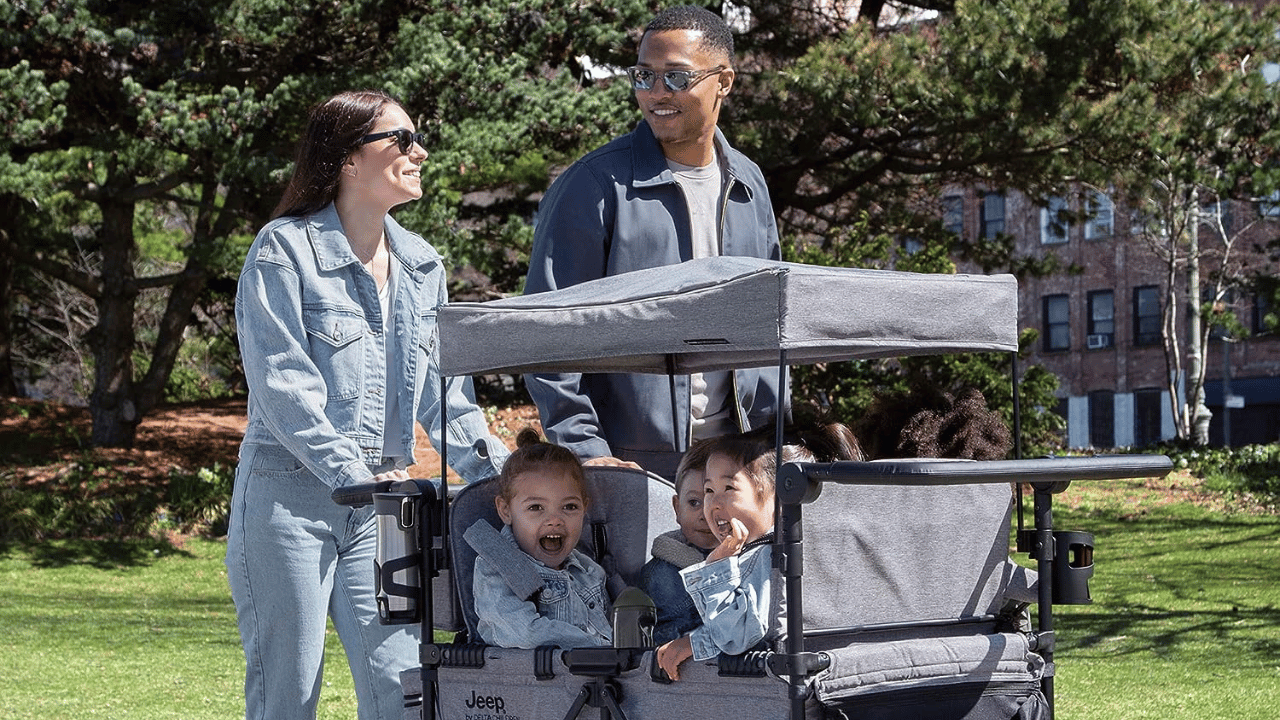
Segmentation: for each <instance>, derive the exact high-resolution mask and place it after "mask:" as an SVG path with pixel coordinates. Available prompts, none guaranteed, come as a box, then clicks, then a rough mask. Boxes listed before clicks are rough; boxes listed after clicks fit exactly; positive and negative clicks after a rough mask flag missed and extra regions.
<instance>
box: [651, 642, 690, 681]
mask: <svg viewBox="0 0 1280 720" xmlns="http://www.w3.org/2000/svg"><path fill="white" fill-rule="evenodd" d="M691 657H693V645H692V644H691V643H690V642H689V636H688V635H681V636H680V637H678V638H676V639H675V640H672V641H671V642H669V643H666V644H665V645H661V646H659V647H658V667H660V668H662V670H663V672H665V673H666V674H667V677H669V678H671V679H672V680H679V679H680V669H679V668H680V663H682V662H684V661H685V660H688V659H689V658H691Z"/></svg>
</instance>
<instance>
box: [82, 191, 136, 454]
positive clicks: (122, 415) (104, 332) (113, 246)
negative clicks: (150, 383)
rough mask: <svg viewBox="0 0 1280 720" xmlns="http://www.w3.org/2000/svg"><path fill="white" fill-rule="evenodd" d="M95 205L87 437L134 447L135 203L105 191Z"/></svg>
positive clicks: (98, 443)
mask: <svg viewBox="0 0 1280 720" xmlns="http://www.w3.org/2000/svg"><path fill="white" fill-rule="evenodd" d="M109 182H110V181H109ZM98 206H99V207H100V208H101V210H102V235H101V240H102V296H101V297H100V298H99V299H98V324H97V325H95V326H94V328H93V331H92V334H91V338H90V347H91V348H92V350H93V357H94V380H93V393H92V394H91V395H90V396H89V413H90V416H91V417H92V418H93V433H92V435H91V439H90V441H91V442H92V444H94V445H96V446H106V447H132V446H133V441H134V438H135V436H136V435H137V431H138V423H139V422H141V420H142V414H141V412H140V411H139V408H138V407H137V403H136V400H135V398H134V388H133V349H134V329H133V316H134V307H135V305H136V304H137V297H138V289H137V286H136V284H135V283H134V273H133V256H134V252H135V249H134V242H133V215H134V203H133V202H132V201H121V200H119V199H118V196H116V194H115V193H112V192H110V191H109V190H108V191H107V192H106V196H105V197H104V198H103V199H102V200H100V201H99V202H98Z"/></svg>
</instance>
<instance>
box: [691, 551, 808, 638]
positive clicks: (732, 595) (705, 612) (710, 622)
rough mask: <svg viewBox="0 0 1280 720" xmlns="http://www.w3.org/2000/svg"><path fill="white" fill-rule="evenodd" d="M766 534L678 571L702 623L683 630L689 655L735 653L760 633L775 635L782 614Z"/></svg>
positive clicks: (767, 635) (770, 636)
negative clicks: (739, 548) (738, 548)
mask: <svg viewBox="0 0 1280 720" xmlns="http://www.w3.org/2000/svg"><path fill="white" fill-rule="evenodd" d="M773 572H774V570H773V544H772V534H769V535H766V536H765V537H764V538H761V539H760V540H756V541H754V542H752V543H750V544H748V545H747V547H746V548H744V549H743V550H742V552H740V553H738V554H737V555H732V556H730V557H727V558H724V559H723V560H717V561H715V562H704V563H699V564H697V565H692V566H690V567H687V568H685V569H683V570H681V571H680V577H681V578H682V579H683V580H684V587H685V590H686V591H687V592H688V593H689V596H690V597H691V598H693V602H694V605H695V606H696V607H697V609H698V613H699V614H700V615H701V616H702V625H701V626H699V627H698V628H696V629H694V630H693V632H691V633H690V634H689V642H690V645H691V646H692V647H693V659H694V660H709V659H711V658H714V657H715V656H716V655H718V654H720V653H725V654H728V655H740V654H742V653H744V652H746V651H748V650H750V649H752V648H753V647H754V646H755V645H756V644H757V643H759V642H760V641H761V640H764V639H766V638H769V639H773V638H776V637H778V635H779V634H780V630H781V623H782V617H783V609H782V601H781V597H780V596H777V597H775V592H774V590H775V587H777V586H778V585H779V584H778V583H774V582H772V580H773Z"/></svg>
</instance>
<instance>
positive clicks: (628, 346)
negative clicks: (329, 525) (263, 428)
mask: <svg viewBox="0 0 1280 720" xmlns="http://www.w3.org/2000/svg"><path fill="white" fill-rule="evenodd" d="M1016 316H1017V287H1016V283H1015V281H1014V280H1013V278H1012V277H1009V276H955V275H920V274H914V273H902V272H891V271H874V270H853V269H840V268H821V267H812V266H806V265H797V264H792V263H782V262H773V261H762V260H755V259H748V258H729V257H724V258H708V259H703V260H694V261H690V262H686V263H683V264H681V265H679V266H673V267H665V268H657V269H654V270H643V271H638V272H634V273H627V274H625V275H619V276H614V277H610V278H604V279H602V280H597V281H593V282H589V283H583V284H581V285H577V286H573V287H570V288H565V289H563V290H558V291H554V292H549V293H544V294H539V295H533V296H524V297H517V298H510V299H505V300H497V301H492V302H487V303H459V304H454V305H448V306H445V307H443V308H441V310H440V314H439V325H440V334H441V353H440V357H441V372H442V375H443V376H456V375H464V374H484V373H522V372H648V373H661V374H668V375H675V374H684V373H691V372H705V371H715V370H726V369H731V368H737V367H763V366H773V365H776V366H777V367H778V372H779V375H780V380H782V381H785V378H786V372H787V369H788V367H789V366H790V365H791V364H804V363H818V362H828V361H837V360H846V359H857V358H882V357H899V356H905V355H916V354H937V353H951V352H969V351H1004V352H1014V351H1016V350H1017V322H1016ZM780 384H785V382H784V383H780ZM778 433H779V438H780V437H781V427H779V429H778ZM441 454H442V456H445V457H444V458H443V459H444V461H445V462H446V463H447V449H445V448H441ZM1170 469H1171V464H1170V462H1169V460H1168V458H1165V457H1163V456H1144V455H1120V456H1110V457H1106V456H1103V457H1091V458H1046V459H1036V460H1009V461H947V460H941V461H940V460H904V461H887V462H865V463H863V462H838V463H788V464H785V465H782V466H781V467H780V468H779V470H778V476H777V497H778V504H779V515H778V517H779V521H778V524H777V527H776V530H777V532H776V537H775V540H774V543H775V544H774V549H773V555H774V558H775V567H776V571H775V578H780V582H781V583H782V585H783V590H784V592H785V599H786V601H785V608H786V611H785V629H786V632H785V635H784V638H783V639H782V640H780V641H779V642H778V644H777V646H775V647H772V648H769V649H762V650H756V651H751V652H747V653H745V654H743V655H740V656H724V655H722V656H720V657H719V658H718V659H716V660H715V661H708V662H704V663H696V662H693V661H687V662H686V664H685V665H683V666H682V667H681V678H680V681H679V682H676V683H671V682H670V681H669V680H668V679H667V678H666V677H665V675H664V674H663V673H662V671H661V670H660V669H658V667H657V664H656V662H655V660H654V652H653V649H652V648H651V647H646V645H647V644H648V643H646V642H645V641H644V640H645V634H644V632H643V631H640V632H634V631H632V628H633V626H634V624H635V623H636V622H637V621H639V622H643V620H644V615H645V611H644V608H643V607H642V606H632V605H630V604H628V602H627V600H626V598H627V596H625V595H624V596H619V595H618V592H619V591H620V590H621V589H622V588H623V587H624V586H625V585H635V584H638V578H639V570H640V567H641V566H642V565H643V563H644V562H645V561H646V560H647V559H648V551H649V547H650V543H651V542H652V540H653V538H654V537H655V536H657V535H659V534H661V533H663V532H666V531H667V530H671V529H674V528H675V527H676V525H675V518H674V516H673V514H672V512H671V504H670V499H671V496H672V494H673V488H672V486H671V485H670V483H668V482H666V481H665V480H662V479H661V478H658V477H656V476H653V475H650V474H647V473H644V472H641V471H635V470H629V469H620V468H588V469H587V470H588V475H587V479H588V484H589V486H590V488H589V489H590V491H591V495H592V498H593V502H592V505H591V506H590V507H589V509H588V514H587V520H586V523H585V525H584V531H583V535H582V541H581V543H580V545H579V548H580V549H581V550H583V551H584V552H586V553H587V554H588V555H590V556H592V557H593V558H595V559H596V560H597V561H598V562H600V563H601V564H602V565H603V566H604V567H605V568H606V569H607V570H609V571H610V572H611V574H612V576H613V577H614V578H615V582H614V584H613V585H612V586H611V587H610V593H611V595H613V596H614V598H615V608H614V610H615V615H614V618H615V646H617V645H621V646H619V647H612V648H557V647H542V648H537V649H534V650H520V649H509V648H498V647H490V646H485V645H482V644H476V643H473V642H468V641H469V640H473V639H474V638H476V637H477V635H476V633H475V627H476V619H475V614H474V610H473V609H472V605H471V592H472V587H471V571H472V567H473V563H474V560H475V552H474V550H472V548H471V547H470V545H469V543H467V542H465V541H463V539H462V533H463V531H465V530H466V529H467V528H468V527H470V526H471V524H472V523H474V522H476V521H477V520H479V519H485V520H488V521H489V522H490V523H491V524H493V525H494V527H500V525H501V524H500V521H499V520H498V518H497V515H496V511H495V510H494V504H493V496H494V487H493V486H494V483H493V482H491V481H485V482H481V483H475V484H472V485H467V486H465V487H462V488H461V489H459V490H457V491H456V492H454V491H452V490H449V491H446V490H444V488H443V487H442V485H441V483H440V482H439V481H438V480H437V481H423V480H415V481H408V482H404V483H394V484H391V483H379V484H376V485H363V486H358V487H352V488H340V489H338V490H336V491H335V492H334V499H335V501H338V502H342V503H346V504H365V503H368V502H373V503H374V505H375V511H376V513H377V519H378V525H379V548H378V568H377V570H378V579H379V587H378V602H379V610H380V614H381V616H382V620H383V621H384V622H403V623H421V625H422V630H423V638H424V642H423V645H422V647H421V653H420V661H421V662H420V665H419V666H418V667H413V668H407V669H406V671H405V673H404V674H403V675H402V683H403V686H404V693H405V718H406V720H407V719H408V718H413V719H414V720H418V719H419V718H423V719H427V718H440V719H441V720H446V719H447V720H453V719H465V720H506V719H508V718H509V719H511V720H514V719H516V718H519V719H520V720H538V719H541V718H555V719H559V718H575V717H578V716H579V715H580V714H581V713H582V712H584V711H587V709H588V708H591V709H592V710H594V711H598V712H599V713H600V716H601V717H602V718H631V719H632V720H638V719H641V718H648V719H659V718H675V717H680V716H682V715H687V714H691V713H696V714H697V715H699V716H708V715H718V714H727V713H732V714H733V715H734V716H736V717H740V718H743V719H744V720H746V719H750V718H770V719H777V718H782V717H790V718H792V720H799V719H800V718H802V717H827V718H907V717H911V718H915V717H926V718H971V719H979V718H981V719H992V720H994V719H996V718H999V719H1002V720H1005V719H1008V718H1023V719H1028V720H1030V719H1040V718H1051V717H1052V713H1053V677H1054V663H1053V649H1054V647H1053V641H1054V634H1053V616H1052V608H1053V603H1054V602H1055V601H1056V602H1088V578H1089V576H1090V575H1091V574H1092V562H1093V557H1092V555H1093V547H1092V537H1091V536H1089V535H1087V534H1085V533H1062V532H1056V531H1055V530H1054V528H1053V524H1052V496H1053V495H1054V494H1056V493H1059V492H1061V491H1063V490H1065V489H1066V488H1067V486H1068V485H1069V484H1070V482H1071V481H1073V480H1090V479H1109V478H1128V477H1151V476H1158V475H1163V474H1165V473H1167V472H1169V470H1170ZM1011 483H1014V484H1024V483H1025V484H1030V485H1031V486H1032V487H1033V488H1034V491H1035V492H1034V504H1033V507H1034V520H1035V525H1034V529H1028V530H1025V531H1024V530H1023V529H1022V528H1021V520H1022V512H1021V510H1022V504H1021V502H1017V503H1015V502H1014V493H1013V492H1012V491H1011ZM1019 487H1020V485H1019ZM1015 507H1016V509H1017V510H1018V519H1019V531H1018V533H1017V539H1018V549H1019V551H1020V552H1027V553H1029V554H1030V556H1031V558H1033V559H1034V560H1035V564H1036V570H1034V571H1033V570H1030V569H1027V568H1023V567H1022V566H1020V565H1018V564H1016V563H1014V562H1013V561H1012V560H1011V559H1010V557H1009V546H1010V526H1011V515H1012V512H1013V510H1014V509H1015ZM1029 604H1035V605H1036V613H1035V618H1036V627H1035V628H1034V629H1032V628H1031V627H1030V623H1029V621H1028V620H1027V616H1026V614H1025V613H1024V610H1025V608H1027V606H1028V605H1029ZM434 629H440V630H445V631H452V632H456V633H457V636H456V638H455V640H454V642H452V643H447V644H446V643H434V642H432V641H431V638H432V631H433V630H434Z"/></svg>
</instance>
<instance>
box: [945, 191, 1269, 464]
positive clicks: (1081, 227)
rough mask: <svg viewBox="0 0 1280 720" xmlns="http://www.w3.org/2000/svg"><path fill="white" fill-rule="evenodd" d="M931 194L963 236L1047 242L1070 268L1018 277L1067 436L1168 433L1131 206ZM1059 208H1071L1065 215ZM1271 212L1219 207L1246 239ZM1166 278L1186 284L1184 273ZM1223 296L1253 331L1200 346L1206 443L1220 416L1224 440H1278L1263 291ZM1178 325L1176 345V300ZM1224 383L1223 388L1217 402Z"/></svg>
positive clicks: (1147, 252)
mask: <svg viewBox="0 0 1280 720" xmlns="http://www.w3.org/2000/svg"><path fill="white" fill-rule="evenodd" d="M942 203H943V223H944V225H946V226H947V227H948V229H951V230H952V231H954V232H957V233H961V234H963V235H964V236H967V237H975V236H986V237H991V236H994V234H995V233H997V232H1003V233H1007V234H1010V235H1012V236H1013V237H1014V238H1015V239H1016V247H1017V254H1018V255H1020V256H1023V255H1030V256H1044V255H1046V254H1047V253H1054V254H1056V255H1057V257H1058V258H1059V259H1060V261H1061V263H1062V266H1063V267H1069V266H1073V265H1074V266H1078V268H1080V269H1081V272H1079V273H1066V272H1061V273H1056V274H1054V275H1052V276H1050V277H1046V278H1027V279H1024V280H1022V281H1021V283H1020V287H1019V296H1020V297H1019V313H1018V314H1019V326H1020V327H1022V328H1035V329H1037V330H1039V332H1040V339H1039V342H1038V343H1037V346H1036V348H1035V350H1034V352H1033V354H1032V356H1031V358H1030V362H1031V363H1034V364H1038V365H1041V366H1043V367H1044V368H1046V369H1047V370H1049V371H1051V372H1053V373H1054V374H1055V375H1057V376H1058V378H1059V393H1058V396H1059V406H1058V411H1059V413H1060V414H1062V415H1063V416H1064V417H1065V418H1066V420H1067V427H1068V430H1067V438H1066V441H1067V444H1068V446H1070V447H1076V448H1080V447H1096V448H1113V447H1129V446H1132V447H1142V446H1144V445H1147V444H1150V443H1152V442H1155V441H1158V440H1162V439H1168V438H1171V437H1173V436H1174V435H1175V431H1174V422H1173V414H1172V410H1171V408H1170V403H1169V400H1168V390H1167V385H1168V384H1167V382H1166V377H1167V376H1168V374H1169V372H1168V370H1167V369H1166V362H1165V355H1164V349H1163V344H1162V342H1161V333H1160V329H1161V307H1162V304H1163V303H1164V302H1166V298H1165V293H1164V291H1163V286H1164V285H1165V276H1166V274H1167V270H1166V269H1165V267H1164V264H1163V263H1162V262H1161V261H1160V260H1159V259H1158V258H1156V257H1155V255H1154V254H1153V252H1152V251H1151V249H1150V248H1149V247H1148V246H1147V245H1146V244H1145V243H1144V242H1143V241H1142V239H1141V237H1140V235H1138V234H1135V232H1134V231H1135V228H1132V227H1131V222H1132V218H1131V217H1130V213H1129V212H1128V211H1127V210H1125V209H1123V208H1118V207H1116V206H1115V205H1114V204H1113V202H1112V200H1111V199H1110V198H1109V197H1107V196H1106V195H1102V194H1097V193H1086V194H1085V197H1084V198H1083V199H1067V198H1054V199H1052V200H1051V201H1050V207H1049V208H1045V207H1042V206H1041V205H1039V204H1037V203H1036V202H1034V201H1033V200H1031V199H1030V198H1027V197H1025V196H1023V195H1021V194H1018V193H1015V192H1007V193H984V192H982V191H979V190H973V189H967V190H956V191H955V192H954V193H953V194H949V195H947V196H945V197H944V198H943V199H942ZM1082 203H1083V205H1084V206H1083V207H1082V206H1081V204H1082ZM1060 209H1066V210H1068V211H1069V212H1075V213H1077V217H1081V218H1082V219H1080V220H1079V221H1078V222H1064V221H1062V220H1061V218H1062V217H1063V214H1062V213H1059V212H1058V210H1060ZM1245 213H1252V215H1251V216H1248V217H1247V218H1246V216H1245V215H1244V214H1245ZM1278 216H1280V211H1278V208H1276V207H1273V206H1270V205H1268V204H1262V205H1258V204H1253V205H1249V204H1239V205H1235V206H1232V207H1231V208H1230V211H1229V212H1226V213H1224V214H1223V216H1222V218H1223V221H1224V223H1225V224H1226V225H1227V226H1228V229H1230V226H1231V225H1233V224H1234V225H1236V226H1237V227H1243V226H1244V225H1243V223H1246V222H1248V223H1250V225H1249V232H1250V233H1253V238H1252V239H1257V240H1261V241H1262V242H1264V243H1265V241H1266V240H1267V239H1269V238H1272V237H1275V236H1276V235H1277V234H1278V233H1280V217H1278ZM1207 235H1208V234H1207V233H1202V235H1201V237H1202V241H1201V242H1202V243H1204V244H1206V246H1207V245H1208V244H1210V243H1212V240H1211V239H1209V238H1207V237H1206V236H1207ZM1240 245H1244V246H1246V247H1249V246H1251V243H1240ZM1242 252H1246V251H1244V250H1242ZM1250 260H1252V261H1253V262H1264V260H1263V259H1262V258H1260V257H1253V258H1250ZM1273 272H1280V269H1273ZM1177 282H1178V283H1180V284H1181V287H1185V286H1186V282H1187V281H1186V273H1185V272H1180V273H1179V274H1178V276H1177ZM1231 306H1232V307H1233V309H1234V310H1235V312H1236V314H1237V316H1238V318H1239V319H1240V321H1241V323H1242V324H1243V325H1244V327H1245V328H1247V329H1248V330H1249V331H1250V332H1251V333H1252V334H1251V336H1250V337H1248V338H1247V339H1244V340H1238V341H1233V342H1228V343H1224V342H1223V341H1222V340H1221V339H1213V340H1211V341H1210V342H1209V344H1208V347H1207V348H1205V350H1204V355H1205V362H1206V363H1207V368H1206V373H1205V394H1206V405H1207V406H1208V407H1209V409H1210V410H1211V411H1212V413H1213V418H1212V421H1211V424H1210V443H1211V444H1214V445H1221V444H1222V442H1223V429H1224V426H1228V427H1229V428H1230V440H1231V444H1232V445H1242V444H1247V443H1267V442H1274V441H1276V440H1277V439H1280V334H1277V333H1275V332H1269V331H1267V329H1266V328H1265V326H1264V323H1263V321H1262V316H1263V314H1264V313H1265V312H1267V310H1268V307H1267V304H1266V300H1265V299H1264V298H1260V297H1247V298H1240V297H1238V298H1235V299H1234V301H1233V302H1232V304H1231ZM1178 332H1179V333H1181V337H1182V340H1183V342H1182V347H1183V348H1185V347H1186V344H1185V337H1186V333H1187V327H1186V313H1185V312H1184V311H1182V310H1180V311H1179V313H1178ZM1184 355H1185V353H1184ZM1185 372H1186V367H1185V365H1184V367H1183V373H1184V374H1185ZM1224 380H1225V381H1226V382H1225V383H1224ZM1224 384H1225V385H1226V386H1227V387H1228V388H1229V391H1228V393H1227V394H1226V395H1227V397H1229V398H1230V399H1231V401H1230V402H1229V403H1228V404H1229V405H1230V406H1231V407H1226V408H1224V392H1223V390H1224ZM1188 386H1189V383H1188V382H1187V381H1186V378H1185V376H1184V377H1183V378H1180V379H1179V381H1178V383H1177V388H1178V390H1177V392H1178V393H1179V394H1180V395H1185V394H1186V392H1187V391H1188Z"/></svg>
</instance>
